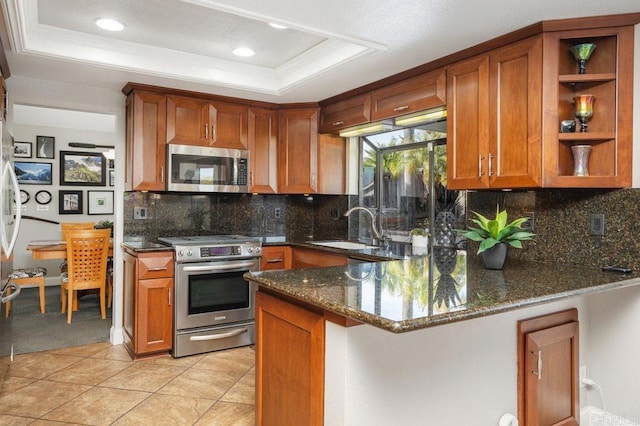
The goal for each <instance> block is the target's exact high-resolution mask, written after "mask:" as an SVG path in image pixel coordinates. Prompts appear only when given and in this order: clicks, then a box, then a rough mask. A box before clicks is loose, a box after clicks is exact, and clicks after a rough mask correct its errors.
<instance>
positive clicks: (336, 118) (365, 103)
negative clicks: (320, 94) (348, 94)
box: [320, 93, 371, 133]
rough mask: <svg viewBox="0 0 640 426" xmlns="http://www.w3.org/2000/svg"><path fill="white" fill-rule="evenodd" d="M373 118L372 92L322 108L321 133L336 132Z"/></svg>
mask: <svg viewBox="0 0 640 426" xmlns="http://www.w3.org/2000/svg"><path fill="white" fill-rule="evenodd" d="M370 120H371V93H365V94H364V95H360V96H354V97H352V98H349V99H344V100H341V101H338V102H335V103H332V104H329V105H326V106H323V107H322V108H321V109H320V133H330V132H335V131H338V130H341V129H344V128H347V127H351V126H357V125H358V124H365V123H368V122H369V121H370Z"/></svg>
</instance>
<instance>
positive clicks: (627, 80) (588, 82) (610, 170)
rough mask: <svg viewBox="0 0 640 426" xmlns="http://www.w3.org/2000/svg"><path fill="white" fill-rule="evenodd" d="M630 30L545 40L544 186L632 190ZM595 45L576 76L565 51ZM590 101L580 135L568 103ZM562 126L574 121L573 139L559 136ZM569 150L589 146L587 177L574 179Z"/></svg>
mask: <svg viewBox="0 0 640 426" xmlns="http://www.w3.org/2000/svg"><path fill="white" fill-rule="evenodd" d="M633 42H634V27H633V26H619V27H609V28H596V29H577V30H571V31H557V32H550V33H545V34H544V44H545V52H544V64H545V67H544V81H545V83H546V85H545V91H544V96H545V98H546V99H547V100H548V106H549V108H545V117H544V137H543V141H544V152H545V161H544V163H543V164H544V185H545V186H553V187H572V188H575V187H608V188H613V187H628V186H630V185H631V164H632V161H631V152H632V145H633V142H632V127H633V126H632V122H633V117H632V110H633ZM581 43H595V45H596V49H595V51H594V52H593V53H592V54H591V57H590V58H589V60H588V61H587V62H586V72H585V73H584V74H579V67H578V63H577V62H576V60H575V59H574V57H573V55H572V54H571V53H570V52H569V48H570V47H571V46H573V45H576V44H581ZM583 94H590V95H594V96H595V101H594V103H593V116H592V117H591V119H590V120H589V121H588V131H587V132H580V131H579V128H580V123H579V122H578V120H575V118H574V112H575V108H574V104H573V97H575V96H578V95H583ZM563 120H575V121H576V127H577V130H576V132H575V133H561V132H560V123H561V121H563ZM573 145H590V146H591V154H590V156H589V166H588V173H589V175H588V176H574V175H573V173H574V163H573V156H572V153H571V146H573Z"/></svg>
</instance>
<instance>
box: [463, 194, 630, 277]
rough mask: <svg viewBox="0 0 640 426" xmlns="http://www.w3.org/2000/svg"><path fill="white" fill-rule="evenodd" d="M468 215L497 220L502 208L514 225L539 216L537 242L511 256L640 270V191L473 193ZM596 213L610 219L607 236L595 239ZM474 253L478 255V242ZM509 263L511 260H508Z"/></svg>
mask: <svg viewBox="0 0 640 426" xmlns="http://www.w3.org/2000/svg"><path fill="white" fill-rule="evenodd" d="M467 203H468V209H467V211H468V215H469V216H471V211H472V210H473V211H478V212H480V213H482V214H485V215H495V208H496V203H499V204H500V206H501V207H504V208H506V209H507V212H508V213H509V220H511V219H515V218H517V217H520V216H529V214H530V213H533V214H534V215H533V217H534V232H535V233H536V234H537V236H536V238H535V240H534V241H529V242H524V243H523V246H524V248H523V249H522V250H518V249H510V250H509V257H514V258H522V259H530V260H535V261H541V262H562V263H574V264H579V265H584V266H593V267H596V268H599V267H601V266H604V265H625V266H630V267H632V268H633V269H640V238H638V236H639V235H640V189H619V190H604V189H548V190H547V189H545V190H538V191H535V192H469V193H468V194H467ZM590 214H604V217H605V234H604V236H596V235H589V225H590V218H589V216H590ZM469 248H470V249H473V250H474V252H475V250H477V245H476V243H469ZM507 262H508V259H507Z"/></svg>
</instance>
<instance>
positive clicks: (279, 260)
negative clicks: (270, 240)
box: [260, 246, 291, 271]
mask: <svg viewBox="0 0 640 426" xmlns="http://www.w3.org/2000/svg"><path fill="white" fill-rule="evenodd" d="M273 269H291V247H289V246H263V247H262V256H261V257H260V270H262V271H269V270H273Z"/></svg>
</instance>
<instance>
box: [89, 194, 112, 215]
mask: <svg viewBox="0 0 640 426" xmlns="http://www.w3.org/2000/svg"><path fill="white" fill-rule="evenodd" d="M89 214H113V191H89Z"/></svg>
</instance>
